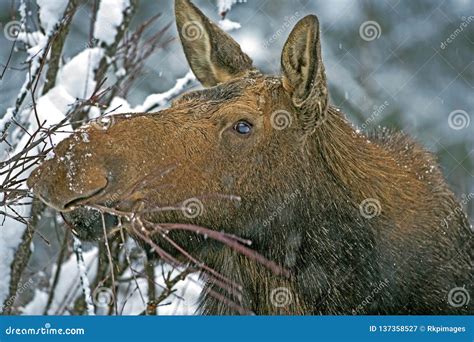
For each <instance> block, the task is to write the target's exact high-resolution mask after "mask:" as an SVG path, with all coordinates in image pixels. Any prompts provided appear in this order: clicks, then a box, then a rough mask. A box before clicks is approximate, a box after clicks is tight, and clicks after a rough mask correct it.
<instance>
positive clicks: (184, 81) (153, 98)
mask: <svg viewBox="0 0 474 342" xmlns="http://www.w3.org/2000/svg"><path fill="white" fill-rule="evenodd" d="M194 80H196V76H194V74H193V72H192V71H191V70H190V71H188V73H187V74H186V75H185V76H184V77H182V78H180V79H178V80H176V83H175V85H174V86H173V88H171V89H169V90H168V91H165V92H164V93H160V94H152V95H149V96H148V97H147V98H146V99H145V101H144V102H143V104H142V105H138V106H136V107H133V108H132V107H131V106H130V104H129V103H128V102H127V101H126V100H125V99H123V98H120V97H115V98H114V99H113V100H112V102H111V104H110V106H109V108H108V109H107V111H111V110H114V109H116V108H117V107H118V108H117V109H116V111H117V112H120V113H144V112H147V111H149V110H150V109H151V108H154V107H157V106H158V107H161V108H160V109H162V108H163V107H165V106H167V105H168V104H169V101H170V100H171V99H172V98H173V97H175V96H176V95H179V94H180V93H181V92H182V91H183V90H184V89H185V87H186V86H187V85H188V84H189V83H190V82H192V81H194Z"/></svg>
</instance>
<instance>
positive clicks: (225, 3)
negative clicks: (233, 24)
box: [217, 0, 246, 13]
mask: <svg viewBox="0 0 474 342" xmlns="http://www.w3.org/2000/svg"><path fill="white" fill-rule="evenodd" d="M238 2H246V0H217V10H218V11H219V13H227V12H228V11H230V9H231V8H232V6H234V5H235V4H236V3H238Z"/></svg>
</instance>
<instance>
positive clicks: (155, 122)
mask: <svg viewBox="0 0 474 342" xmlns="http://www.w3.org/2000/svg"><path fill="white" fill-rule="evenodd" d="M176 11H177V23H178V29H179V32H180V36H181V39H182V43H183V46H184V51H185V53H186V55H187V57H188V59H189V60H190V64H191V66H192V67H193V70H194V72H195V73H196V76H197V77H198V78H199V79H200V80H201V81H202V82H203V84H204V85H205V86H207V87H210V88H208V89H205V90H200V91H196V92H193V93H189V94H186V95H184V96H183V97H182V98H181V99H179V100H178V101H176V102H175V103H174V104H173V106H172V107H171V108H169V109H166V110H163V111H161V112H159V113H150V114H140V115H132V116H126V115H121V116H115V117H114V118H113V124H112V125H110V127H106V128H105V129H104V127H102V126H100V125H97V124H92V125H89V126H86V127H83V128H82V129H81V130H79V131H78V132H76V133H75V134H74V135H72V136H71V137H70V138H68V139H66V140H64V141H63V142H61V143H60V144H59V145H58V146H57V148H56V149H55V152H56V156H55V158H54V159H52V160H49V161H46V162H45V163H44V164H43V165H41V166H40V167H39V168H38V169H37V170H36V171H35V172H34V173H33V174H32V175H31V177H30V178H29V180H28V184H29V186H30V187H32V188H33V191H34V192H35V193H36V194H37V195H38V196H39V197H40V198H41V199H42V200H43V201H44V202H45V203H47V204H48V205H50V206H52V207H53V208H56V209H57V210H60V211H69V210H71V209H72V208H75V207H77V206H80V205H83V204H88V203H89V204H90V203H115V205H116V206H117V207H118V208H119V209H123V210H132V208H133V207H134V205H135V204H136V203H137V202H140V201H141V202H143V203H145V205H146V206H148V207H150V208H154V207H157V206H160V207H162V206H166V205H174V204H176V203H181V202H182V201H184V200H186V199H188V198H193V197H197V198H200V199H202V202H203V204H204V212H203V213H202V215H200V216H198V217H197V218H194V219H189V218H186V217H185V216H184V215H182V213H180V212H165V213H161V214H159V215H158V214H156V215H154V217H153V220H154V221H155V222H170V221H172V222H181V223H190V222H191V223H193V224H196V225H202V226H205V227H208V228H211V229H214V230H216V231H225V232H227V233H233V234H236V235H239V236H242V237H245V238H249V239H251V240H252V241H253V242H254V244H253V246H252V247H253V248H254V249H255V250H257V251H258V252H259V253H261V254H263V255H264V256H266V257H267V258H268V259H270V260H273V261H275V262H277V263H279V264H281V265H283V266H285V267H286V268H288V269H289V270H290V271H291V277H290V278H289V279H287V278H284V277H279V276H275V275H274V274H272V273H271V272H270V271H268V270H267V269H265V267H263V266H262V265H261V264H258V263H256V262H253V261H251V260H249V259H247V258H246V257H244V256H242V255H240V254H238V253H236V252H234V251H232V250H230V249H229V248H226V247H223V246H221V245H219V244H217V243H213V242H211V241H209V240H204V239H202V238H196V237H195V236H190V235H189V234H172V237H173V238H174V239H175V240H176V241H178V242H179V243H180V244H181V245H183V246H184V247H185V248H186V249H187V250H188V251H190V252H192V253H194V254H195V255H197V256H198V257H199V258H201V259H202V260H203V261H204V262H205V263H206V264H208V265H209V266H211V267H213V268H215V269H216V270H217V271H219V272H220V273H222V274H223V275H225V276H227V277H229V278H230V279H233V280H235V281H236V282H238V283H240V284H242V285H243V286H244V291H243V293H244V296H243V298H237V297H236V298H232V299H233V300H235V301H237V302H239V303H240V304H241V305H242V306H243V307H245V308H247V309H250V310H252V311H254V312H255V313H257V314H351V313H358V314H467V313H470V314H472V313H473V306H472V301H471V303H468V304H467V305H465V306H463V307H454V306H451V305H450V304H449V303H448V293H449V291H450V290H451V289H453V288H456V287H464V288H465V289H466V290H467V291H470V292H471V293H472V288H473V273H472V261H473V258H472V256H473V255H472V251H473V247H474V246H473V233H472V231H471V230H470V227H469V224H468V221H467V219H466V216H465V215H464V214H463V213H462V212H460V211H459V210H458V207H459V204H458V203H457V202H456V200H455V198H454V195H453V193H452V192H451V191H450V190H449V189H448V187H447V185H446V183H445V182H444V180H443V176H442V174H441V172H440V170H439V168H438V167H437V166H436V162H435V160H434V158H433V156H432V155H430V154H429V153H428V152H426V151H425V150H424V149H423V148H421V147H420V146H418V145H417V144H415V143H414V142H412V141H411V140H410V139H409V138H407V137H405V136H403V135H401V134H396V133H394V134H392V133H388V132H385V133H384V132H382V133H379V134H376V135H375V136H372V137H367V136H364V135H360V134H357V133H356V132H355V131H354V129H353V128H352V126H351V125H350V123H349V122H347V121H346V119H345V117H344V115H343V114H342V113H341V112H340V111H339V110H337V109H336V108H334V107H332V106H329V105H328V95H327V85H326V79H325V74H324V67H323V64H322V60H321V52H320V39H319V25H318V21H317V19H316V17H314V16H308V17H306V18H304V19H302V20H301V21H300V22H299V23H298V24H297V25H296V27H295V28H294V30H293V32H292V33H291V34H290V38H289V39H288V41H287V43H286V44H285V48H284V50H283V54H282V70H283V76H282V77H269V76H263V75H261V74H260V73H259V72H257V71H255V70H254V69H252V68H251V67H250V64H249V60H250V59H249V57H248V56H246V55H245V54H243V53H242V51H241V50H240V48H239V47H238V45H237V44H236V43H235V42H234V41H233V40H232V38H230V37H229V36H228V35H227V34H225V33H224V32H222V31H221V30H220V29H218V28H217V26H215V25H214V24H212V23H211V22H210V21H209V20H208V19H207V18H206V17H205V16H204V15H203V14H202V13H201V12H200V11H199V10H198V9H197V8H196V7H194V6H193V5H192V4H191V3H190V2H189V1H187V0H177V1H176ZM187 23H193V24H194V25H197V26H196V27H197V29H199V30H202V31H201V34H200V35H198V38H196V39H194V38H193V39H189V37H187V36H186V35H185V34H184V32H185V30H184V29H185V27H187ZM275 114H279V115H280V114H282V115H285V116H286V117H284V119H286V120H288V125H286V127H284V129H280V128H281V127H277V124H278V123H281V122H278V119H276V116H275ZM238 122H246V123H249V124H250V125H251V126H252V127H251V132H250V133H249V134H244V135H243V134H239V133H238V132H236V129H235V127H236V124H237V123H238ZM275 127H277V128H278V129H277V128H275ZM85 135H87V139H84V136H85ZM170 166H173V167H174V168H173V170H172V171H171V172H168V173H166V174H163V175H162V176H161V177H158V178H157V177H150V176H152V175H154V174H159V173H160V172H161V171H162V170H164V169H166V168H168V167H170ZM146 177H149V179H150V180H149V181H148V183H147V184H146V186H145V187H142V188H140V189H139V190H137V191H135V192H134V193H133V196H128V195H129V194H128V195H127V196H125V194H124V191H125V189H129V188H130V187H133V184H136V183H137V182H140V180H143V179H144V178H146ZM215 194H225V195H236V196H240V197H241V198H242V201H241V202H240V203H235V202H233V201H230V200H225V199H222V198H220V197H217V196H213V195H215ZM125 197H126V198H125ZM367 200H369V203H375V204H376V206H375V207H376V209H380V212H378V213H375V214H378V215H367V214H364V212H363V211H361V204H363V203H365V202H364V201H367ZM378 204H379V205H380V207H378ZM371 216H373V217H371ZM448 216H449V217H450V220H449V221H446V220H445V218H446V217H448ZM442 222H447V223H448V224H447V225H444V224H442ZM165 247H166V248H169V250H170V252H171V250H172V248H171V247H170V246H165ZM382 282H383V284H385V285H383V289H381V290H380V291H377V292H378V293H376V294H374V290H375V289H376V288H379V287H380V284H381V283H382ZM281 288H283V290H282V291H283V293H284V295H285V296H286V298H284V299H286V301H285V303H283V304H284V305H283V304H282V303H280V302H278V298H275V294H276V293H277V292H278V290H281ZM211 289H212V290H215V291H219V290H218V289H217V288H215V286H213V285H212V284H211V283H209V284H208V285H207V287H206V290H205V291H204V294H203V298H202V310H203V311H202V312H203V313H206V314H233V313H235V312H234V311H233V310H232V309H230V308H229V306H227V305H226V304H225V303H224V302H221V301H217V300H215V299H214V298H213V297H211V296H210V295H209V290H211ZM280 304H282V305H280Z"/></svg>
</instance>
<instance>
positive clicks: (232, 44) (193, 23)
mask: <svg viewBox="0 0 474 342" xmlns="http://www.w3.org/2000/svg"><path fill="white" fill-rule="evenodd" d="M175 14H176V24H177V26H178V32H179V37H180V38H181V43H182V45H183V49H184V53H185V55H186V58H187V59H188V62H189V65H190V66H191V69H192V70H193V72H194V74H195V75H196V77H197V78H198V80H199V81H200V82H201V84H202V85H203V86H205V87H212V86H215V85H217V84H219V83H222V82H225V81H228V80H230V79H232V78H235V77H236V76H237V75H239V74H242V73H243V72H245V71H247V70H250V69H252V60H251V59H250V57H249V56H247V55H246V54H245V53H243V52H242V50H241V49H240V46H239V44H238V43H237V42H236V41H235V40H233V39H232V38H231V37H230V36H229V35H228V34H227V33H225V32H224V31H222V30H221V29H220V28H219V27H217V26H216V25H215V24H214V23H212V22H211V21H210V20H209V19H208V18H207V17H206V16H205V15H204V14H203V13H202V12H201V11H200V10H199V9H198V8H196V6H194V5H193V4H192V3H191V2H190V1H189V0H176V1H175Z"/></svg>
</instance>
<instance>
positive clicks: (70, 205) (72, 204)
mask: <svg viewBox="0 0 474 342" xmlns="http://www.w3.org/2000/svg"><path fill="white" fill-rule="evenodd" d="M108 184H109V181H108V179H107V180H106V183H105V185H104V186H103V187H101V188H99V189H95V190H93V191H91V192H89V193H86V194H82V195H81V196H80V197H76V198H74V199H73V200H71V201H69V202H67V203H66V204H64V206H63V208H62V209H61V210H60V211H61V212H69V211H73V210H75V209H77V207H80V206H82V205H85V204H90V203H91V201H92V199H93V198H95V197H99V196H100V195H103V194H104V193H105V190H106V189H107V186H108Z"/></svg>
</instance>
